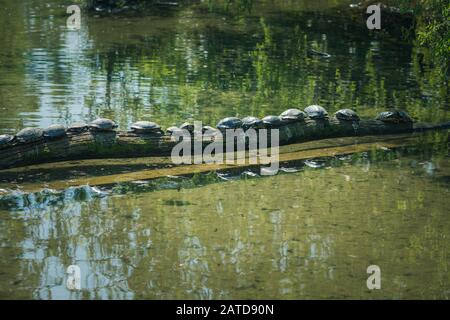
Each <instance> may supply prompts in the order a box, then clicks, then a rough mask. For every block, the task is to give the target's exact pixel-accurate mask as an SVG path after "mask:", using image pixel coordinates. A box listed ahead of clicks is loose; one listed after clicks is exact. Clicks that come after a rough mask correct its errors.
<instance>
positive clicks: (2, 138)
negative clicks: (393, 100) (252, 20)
mask: <svg viewBox="0 0 450 320" xmlns="http://www.w3.org/2000/svg"><path fill="white" fill-rule="evenodd" d="M335 117H336V118H337V119H339V120H342V121H359V116H358V115H357V114H356V112H355V111H353V110H351V109H341V110H338V111H337V112H336V113H335ZM306 118H310V119H314V120H320V119H327V118H328V112H327V111H326V110H325V109H324V108H323V107H321V106H319V105H311V106H309V107H307V108H305V110H304V111H302V110H299V109H288V110H286V111H284V112H283V113H281V114H280V115H279V116H273V115H270V116H267V117H264V118H262V119H259V118H256V117H245V118H243V119H239V118H237V117H228V118H225V119H222V120H220V121H219V123H218V124H217V129H216V128H213V127H210V126H204V127H203V128H202V132H203V133H205V132H215V131H217V130H220V131H224V130H227V129H238V128H242V129H244V130H247V129H250V128H253V129H262V128H278V127H280V126H282V125H285V124H289V123H294V122H301V121H304V120H305V119H306ZM376 120H380V121H383V122H387V123H411V122H413V120H412V119H411V117H410V116H409V115H408V114H407V113H406V112H404V111H400V110H393V111H385V112H381V113H380V114H378V116H377V118H376ZM116 128H117V124H116V123H115V122H114V121H113V120H110V119H105V118H99V119H97V120H94V121H92V122H91V123H90V124H87V123H73V124H71V125H70V126H69V127H67V128H66V127H64V126H63V125H58V124H55V125H51V126H49V127H48V128H46V129H40V128H25V129H22V130H21V131H19V132H18V133H17V134H16V135H14V136H12V135H8V134H5V135H0V147H3V146H8V145H12V144H13V143H16V142H19V143H30V142H35V141H39V140H41V139H48V140H51V139H57V138H61V137H64V136H66V135H67V133H70V134H77V133H81V132H84V131H86V130H92V131H113V130H114V129H116ZM179 130H187V131H189V132H191V133H193V132H194V125H193V124H191V123H188V122H185V123H183V124H182V125H181V126H180V127H169V128H167V130H166V132H167V133H168V134H174V133H175V132H176V131H179ZM131 131H132V132H134V133H148V134H152V133H154V134H164V131H163V130H162V129H161V127H160V126H159V125H158V124H157V123H155V122H151V121H137V122H135V123H133V124H132V125H131Z"/></svg>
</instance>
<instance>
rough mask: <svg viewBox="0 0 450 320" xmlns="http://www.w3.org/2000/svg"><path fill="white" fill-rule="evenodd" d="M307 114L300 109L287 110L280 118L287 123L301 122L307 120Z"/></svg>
mask: <svg viewBox="0 0 450 320" xmlns="http://www.w3.org/2000/svg"><path fill="white" fill-rule="evenodd" d="M306 117H307V116H306V113H304V112H303V111H301V110H298V109H287V110H286V111H284V112H283V113H282V114H280V118H281V119H282V120H284V121H287V122H300V121H303V120H304V119H305V118H306Z"/></svg>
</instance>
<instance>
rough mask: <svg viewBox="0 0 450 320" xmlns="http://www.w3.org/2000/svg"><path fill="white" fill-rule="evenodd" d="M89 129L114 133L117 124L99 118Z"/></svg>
mask: <svg viewBox="0 0 450 320" xmlns="http://www.w3.org/2000/svg"><path fill="white" fill-rule="evenodd" d="M89 127H90V128H91V129H94V130H98V131H112V130H114V129H115V128H117V124H116V123H115V122H114V121H112V120H110V119H105V118H99V119H96V120H94V121H92V122H91V123H90V125H89Z"/></svg>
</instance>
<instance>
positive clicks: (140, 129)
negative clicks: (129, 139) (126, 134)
mask: <svg viewBox="0 0 450 320" xmlns="http://www.w3.org/2000/svg"><path fill="white" fill-rule="evenodd" d="M131 131H133V132H135V133H159V134H164V132H163V131H162V130H161V127H160V126H159V125H158V124H157V123H155V122H151V121H137V122H135V123H133V124H132V125H131Z"/></svg>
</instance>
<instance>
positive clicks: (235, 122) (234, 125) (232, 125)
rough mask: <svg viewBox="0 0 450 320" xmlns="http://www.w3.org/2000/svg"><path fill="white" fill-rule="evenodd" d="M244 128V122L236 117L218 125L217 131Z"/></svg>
mask: <svg viewBox="0 0 450 320" xmlns="http://www.w3.org/2000/svg"><path fill="white" fill-rule="evenodd" d="M238 128H242V120H241V119H239V118H236V117H228V118H225V119H222V120H220V121H219V123H218V124H217V129H219V130H221V131H223V130H227V129H238Z"/></svg>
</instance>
